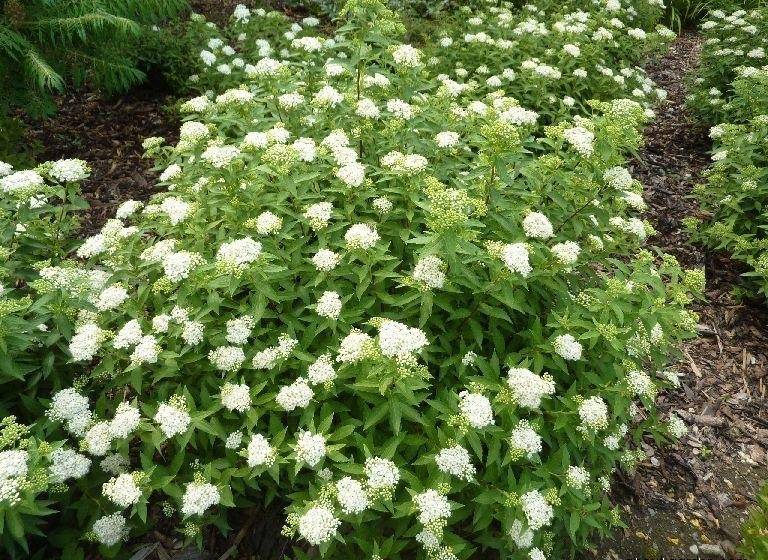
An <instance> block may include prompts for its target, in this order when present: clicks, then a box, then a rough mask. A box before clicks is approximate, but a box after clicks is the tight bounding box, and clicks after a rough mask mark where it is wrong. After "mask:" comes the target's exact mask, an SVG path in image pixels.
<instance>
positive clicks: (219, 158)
mask: <svg viewBox="0 0 768 560" xmlns="http://www.w3.org/2000/svg"><path fill="white" fill-rule="evenodd" d="M239 155H240V148H238V147H237V146H209V147H208V148H206V150H205V151H204V152H203V153H202V154H201V155H200V159H202V160H203V161H206V162H208V163H210V164H211V165H212V166H213V167H216V168H222V167H225V166H227V165H229V164H230V163H231V162H232V160H234V159H235V158H236V157H237V156H239Z"/></svg>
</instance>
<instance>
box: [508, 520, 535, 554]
mask: <svg viewBox="0 0 768 560" xmlns="http://www.w3.org/2000/svg"><path fill="white" fill-rule="evenodd" d="M509 536H510V538H511V539H512V540H513V541H514V543H515V546H517V548H521V549H526V548H531V545H532V544H533V531H531V530H530V529H523V524H522V522H521V521H520V520H519V519H515V520H514V521H513V522H512V526H511V527H510V528H509Z"/></svg>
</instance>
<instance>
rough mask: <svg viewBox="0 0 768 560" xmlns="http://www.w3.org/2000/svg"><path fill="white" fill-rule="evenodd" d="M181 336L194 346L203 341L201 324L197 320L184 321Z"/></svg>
mask: <svg viewBox="0 0 768 560" xmlns="http://www.w3.org/2000/svg"><path fill="white" fill-rule="evenodd" d="M181 338H182V340H184V342H185V343H187V344H189V345H190V346H196V345H198V344H200V343H201V342H202V341H203V324H202V323H200V322H199V321H186V322H185V323H184V327H183V329H182V331H181Z"/></svg>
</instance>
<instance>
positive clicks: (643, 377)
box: [626, 369, 656, 398]
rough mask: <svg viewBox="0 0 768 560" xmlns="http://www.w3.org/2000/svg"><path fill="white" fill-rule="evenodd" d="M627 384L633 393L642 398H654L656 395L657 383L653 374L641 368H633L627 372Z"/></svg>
mask: <svg viewBox="0 0 768 560" xmlns="http://www.w3.org/2000/svg"><path fill="white" fill-rule="evenodd" d="M626 380H627V386H628V387H629V390H630V391H632V393H633V394H634V395H635V396H637V397H640V398H653V397H654V396H655V395H656V385H655V384H654V383H653V380H652V379H651V376H650V375H648V374H647V373H645V372H644V371H640V370H637V369H635V370H631V371H629V372H628V373H627V377H626Z"/></svg>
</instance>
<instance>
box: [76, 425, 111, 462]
mask: <svg viewBox="0 0 768 560" xmlns="http://www.w3.org/2000/svg"><path fill="white" fill-rule="evenodd" d="M109 428H110V423H109V422H96V423H95V424H94V425H93V426H91V427H90V428H89V429H88V431H87V432H85V436H84V438H83V439H84V441H85V447H86V449H88V453H90V454H91V455H96V456H99V457H102V456H104V455H106V454H107V451H109V447H110V445H112V439H113V437H112V433H111V431H110V429H109Z"/></svg>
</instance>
